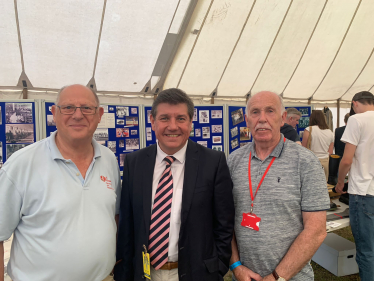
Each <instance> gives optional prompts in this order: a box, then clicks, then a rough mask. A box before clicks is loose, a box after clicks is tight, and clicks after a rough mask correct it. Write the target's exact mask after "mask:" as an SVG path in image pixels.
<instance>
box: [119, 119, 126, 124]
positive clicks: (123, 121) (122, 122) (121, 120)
mask: <svg viewBox="0 0 374 281" xmlns="http://www.w3.org/2000/svg"><path fill="white" fill-rule="evenodd" d="M117 125H125V120H123V119H117Z"/></svg>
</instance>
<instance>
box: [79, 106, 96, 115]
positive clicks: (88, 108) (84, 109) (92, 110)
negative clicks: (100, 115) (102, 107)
mask: <svg viewBox="0 0 374 281" xmlns="http://www.w3.org/2000/svg"><path fill="white" fill-rule="evenodd" d="M81 110H82V113H83V114H95V107H93V106H83V107H81Z"/></svg>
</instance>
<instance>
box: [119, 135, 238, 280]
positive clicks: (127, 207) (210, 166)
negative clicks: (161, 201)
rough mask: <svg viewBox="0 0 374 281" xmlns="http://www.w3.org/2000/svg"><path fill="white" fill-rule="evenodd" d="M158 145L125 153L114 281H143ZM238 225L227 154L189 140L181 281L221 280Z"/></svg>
mask: <svg viewBox="0 0 374 281" xmlns="http://www.w3.org/2000/svg"><path fill="white" fill-rule="evenodd" d="M156 152H157V146H156V145H152V146H149V147H146V148H144V149H141V150H139V151H137V152H133V153H131V154H128V155H126V158H125V163H124V169H123V182H122V195H121V211H120V219H119V232H118V243H117V260H122V261H121V262H120V263H118V265H117V266H116V267H115V269H114V277H115V280H116V281H124V280H126V281H127V280H131V281H133V280H134V281H138V280H139V281H144V279H143V260H142V251H143V245H145V246H146V247H147V249H148V237H149V226H150V219H151V203H152V202H151V200H152V181H153V171H154V166H155V159H156ZM233 229H234V201H233V196H232V181H231V178H230V173H229V169H228V167H227V164H226V158H225V155H224V153H222V152H218V151H214V150H212V149H208V148H205V147H203V146H201V145H199V144H196V143H195V142H193V141H191V140H188V145H187V151H186V162H185V173H184V184H183V195H182V210H181V228H180V234H179V243H178V247H179V250H178V275H179V280H188V281H191V280H193V281H210V280H212V281H213V280H223V276H224V275H225V274H226V272H227V271H228V266H229V260H230V257H231V239H232V235H233Z"/></svg>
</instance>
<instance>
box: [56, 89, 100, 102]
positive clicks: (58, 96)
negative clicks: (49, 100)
mask: <svg viewBox="0 0 374 281" xmlns="http://www.w3.org/2000/svg"><path fill="white" fill-rule="evenodd" d="M76 85H79V86H82V87H85V88H86V89H88V90H90V91H91V93H92V94H93V95H94V97H95V100H96V103H97V106H100V101H99V97H98V96H97V94H96V93H95V91H94V90H93V89H92V88H90V87H87V86H84V85H81V84H72V85H66V86H64V87H62V88H61V89H60V90H59V91H58V93H57V97H56V101H55V105H57V104H58V103H59V102H60V97H61V93H62V92H63V91H64V90H65V89H66V88H68V87H70V86H76Z"/></svg>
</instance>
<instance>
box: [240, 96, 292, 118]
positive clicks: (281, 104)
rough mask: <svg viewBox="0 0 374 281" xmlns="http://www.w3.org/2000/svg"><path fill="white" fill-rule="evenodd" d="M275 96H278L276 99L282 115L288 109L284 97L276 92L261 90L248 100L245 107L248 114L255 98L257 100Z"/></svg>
mask: <svg viewBox="0 0 374 281" xmlns="http://www.w3.org/2000/svg"><path fill="white" fill-rule="evenodd" d="M274 97H276V99H275V100H277V101H278V103H277V105H278V106H279V109H280V112H281V115H282V114H283V112H284V111H285V110H286V109H285V107H284V103H283V99H282V97H281V96H280V95H278V94H276V93H274V92H270V91H261V92H258V93H257V94H254V95H253V96H251V97H250V98H249V99H248V101H247V106H246V108H245V114H246V115H248V112H249V107H250V103H251V102H253V101H254V100H256V99H268V98H271V99H272V98H274Z"/></svg>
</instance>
